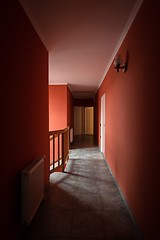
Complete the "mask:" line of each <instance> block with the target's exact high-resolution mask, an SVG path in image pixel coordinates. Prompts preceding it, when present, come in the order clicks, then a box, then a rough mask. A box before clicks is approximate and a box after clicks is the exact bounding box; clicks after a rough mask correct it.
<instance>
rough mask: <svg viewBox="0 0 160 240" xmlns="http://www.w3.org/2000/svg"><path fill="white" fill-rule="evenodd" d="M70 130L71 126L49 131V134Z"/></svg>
mask: <svg viewBox="0 0 160 240" xmlns="http://www.w3.org/2000/svg"><path fill="white" fill-rule="evenodd" d="M67 131H69V127H66V128H64V129H60V130H54V131H49V135H56V134H62V133H65V132H67Z"/></svg>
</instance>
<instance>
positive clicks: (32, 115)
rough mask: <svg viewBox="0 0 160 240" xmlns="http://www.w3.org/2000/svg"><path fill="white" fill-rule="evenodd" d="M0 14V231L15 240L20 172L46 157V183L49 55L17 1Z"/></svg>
mask: <svg viewBox="0 0 160 240" xmlns="http://www.w3.org/2000/svg"><path fill="white" fill-rule="evenodd" d="M0 16H1V18H2V19H1V42H0V44H1V72H0V78H1V80H0V85H1V87H0V91H1V94H0V96H1V101H0V102H1V107H0V111H1V139H2V143H1V160H0V170H1V173H0V189H1V200H0V202H1V203H0V206H1V227H0V235H1V237H2V236H3V237H2V238H5V239H16V240H17V239H19V236H20V235H21V232H22V229H23V228H22V226H21V170H22V169H23V168H24V167H25V166H27V165H28V164H29V163H30V162H32V161H33V160H34V159H35V158H37V157H38V156H40V155H45V156H46V160H45V186H47V185H48V167H49V163H48V161H49V160H48V155H49V148H48V146H49V143H48V130H49V124H48V122H49V117H48V115H49V114H48V53H47V50H46V48H45V47H44V45H43V44H42V42H41V41H40V39H39V37H38V36H37V34H36V33H35V31H34V29H33V27H32V26H31V24H30V22H29V20H28V18H27V17H26V15H25V14H24V12H23V10H22V9H21V7H20V5H19V3H18V1H10V2H9V3H8V2H7V1H6V2H5V3H4V1H3V4H2V5H1V8H0Z"/></svg>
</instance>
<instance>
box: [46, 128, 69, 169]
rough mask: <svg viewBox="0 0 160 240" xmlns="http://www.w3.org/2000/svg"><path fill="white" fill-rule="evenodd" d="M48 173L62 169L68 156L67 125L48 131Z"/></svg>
mask: <svg viewBox="0 0 160 240" xmlns="http://www.w3.org/2000/svg"><path fill="white" fill-rule="evenodd" d="M49 140H50V173H52V172H54V171H56V170H57V169H58V168H61V169H62V171H64V168H65V165H66V162H67V160H68V158H69V127H66V128H64V129H60V130H55V131H49Z"/></svg>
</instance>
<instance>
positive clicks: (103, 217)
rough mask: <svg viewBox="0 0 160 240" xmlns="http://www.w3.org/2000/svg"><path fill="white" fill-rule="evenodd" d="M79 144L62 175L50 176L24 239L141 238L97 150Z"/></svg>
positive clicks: (131, 239) (115, 239)
mask: <svg viewBox="0 0 160 240" xmlns="http://www.w3.org/2000/svg"><path fill="white" fill-rule="evenodd" d="M83 143H84V142H83ZM82 145H83V147H79V148H77V147H76V148H73V149H71V150H70V158H69V161H68V163H67V166H66V168H65V172H64V173H61V172H55V173H52V174H51V176H50V186H49V190H48V193H47V195H46V198H45V202H44V203H43V204H42V205H41V206H40V208H39V210H38V211H37V213H36V215H35V217H34V219H33V221H32V223H31V225H30V227H29V229H28V232H27V233H26V236H25V238H24V239H25V240H29V239H30V240H51V239H52V240H54V239H56V240H60V239H61V240H62V239H63V240H67V239H71V240H72V239H74V240H78V239H79V240H82V239H83V240H87V239H88V240H89V239H92V240H93V239H95V240H96V239H100V240H102V239H103V240H104V239H105V240H107V239H108V240H141V239H143V238H142V234H141V233H140V231H139V230H138V228H137V226H136V225H135V224H134V222H133V221H132V218H131V216H130V214H129V211H128V209H127V207H126V205H125V202H124V201H123V199H122V197H121V195H120V193H119V190H118V188H117V186H116V183H115V181H114V179H113V177H112V175H111V173H110V171H109V168H108V166H107V164H106V161H105V159H104V157H103V155H102V154H101V152H100V151H99V148H98V147H96V146H95V145H93V144H90V143H89V144H88V145H90V146H89V147H86V144H85V148H84V144H81V146H82ZM88 145H87V146H88Z"/></svg>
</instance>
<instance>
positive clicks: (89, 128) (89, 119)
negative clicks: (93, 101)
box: [85, 107, 94, 135]
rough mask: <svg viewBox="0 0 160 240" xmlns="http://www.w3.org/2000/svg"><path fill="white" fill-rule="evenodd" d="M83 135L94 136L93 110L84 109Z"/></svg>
mask: <svg viewBox="0 0 160 240" xmlns="http://www.w3.org/2000/svg"><path fill="white" fill-rule="evenodd" d="M85 134H90V135H93V134H94V108H93V107H85Z"/></svg>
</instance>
